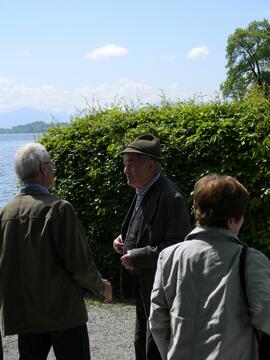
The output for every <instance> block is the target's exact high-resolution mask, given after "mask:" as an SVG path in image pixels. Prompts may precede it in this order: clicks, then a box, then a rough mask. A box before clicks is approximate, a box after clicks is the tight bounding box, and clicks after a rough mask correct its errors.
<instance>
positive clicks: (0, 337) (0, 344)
mask: <svg viewBox="0 0 270 360" xmlns="http://www.w3.org/2000/svg"><path fill="white" fill-rule="evenodd" d="M3 356H4V355H3V344H2V336H1V333H0V360H3V358H4V357H3Z"/></svg>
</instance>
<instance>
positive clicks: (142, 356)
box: [134, 287, 162, 360]
mask: <svg viewBox="0 0 270 360" xmlns="http://www.w3.org/2000/svg"><path fill="white" fill-rule="evenodd" d="M149 313H150V299H149V303H148V304H144V302H143V299H142V296H141V292H140V289H139V288H138V287H137V288H136V323H135V342H134V343H135V358H136V360H162V358H161V356H160V353H159V351H158V348H157V346H156V343H155V341H154V339H153V336H152V334H151V332H150V330H149V329H148V326H147V322H148V318H149Z"/></svg>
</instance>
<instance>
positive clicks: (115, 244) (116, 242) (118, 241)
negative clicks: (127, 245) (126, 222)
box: [113, 234, 124, 254]
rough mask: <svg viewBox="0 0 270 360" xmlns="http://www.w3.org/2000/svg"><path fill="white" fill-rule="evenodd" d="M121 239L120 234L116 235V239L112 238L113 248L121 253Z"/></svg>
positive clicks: (122, 244)
mask: <svg viewBox="0 0 270 360" xmlns="http://www.w3.org/2000/svg"><path fill="white" fill-rule="evenodd" d="M123 246H124V243H123V240H122V235H121V234H120V235H118V236H117V238H116V239H114V240H113V248H114V250H115V251H116V252H117V253H118V254H123Z"/></svg>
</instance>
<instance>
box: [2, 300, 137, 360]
mask: <svg viewBox="0 0 270 360" xmlns="http://www.w3.org/2000/svg"><path fill="white" fill-rule="evenodd" d="M87 308H88V315H89V320H88V323H87V327H88V332H89V337H90V348H91V360H134V350H133V333H134V326H135V325H134V324H135V307H134V306H133V305H127V304H122V303H115V304H106V305H105V304H100V303H99V302H94V301H90V302H88V303H87ZM3 347H4V360H17V359H19V356H18V350H17V337H16V336H6V337H4V338H3ZM48 360H55V356H54V353H53V351H51V352H50V354H49V356H48ZM74 360H79V359H74Z"/></svg>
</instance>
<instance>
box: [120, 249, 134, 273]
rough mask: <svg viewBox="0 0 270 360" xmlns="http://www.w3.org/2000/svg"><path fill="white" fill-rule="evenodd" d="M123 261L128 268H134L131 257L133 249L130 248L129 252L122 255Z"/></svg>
mask: <svg viewBox="0 0 270 360" xmlns="http://www.w3.org/2000/svg"><path fill="white" fill-rule="evenodd" d="M121 262H122V265H123V266H124V267H125V268H126V269H127V270H134V265H133V262H132V259H131V250H128V252H127V253H126V254H125V255H123V256H122V257H121Z"/></svg>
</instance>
